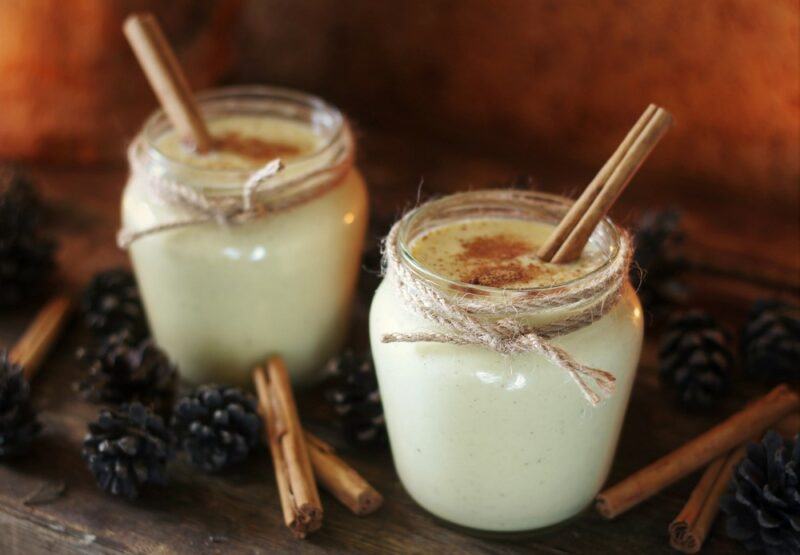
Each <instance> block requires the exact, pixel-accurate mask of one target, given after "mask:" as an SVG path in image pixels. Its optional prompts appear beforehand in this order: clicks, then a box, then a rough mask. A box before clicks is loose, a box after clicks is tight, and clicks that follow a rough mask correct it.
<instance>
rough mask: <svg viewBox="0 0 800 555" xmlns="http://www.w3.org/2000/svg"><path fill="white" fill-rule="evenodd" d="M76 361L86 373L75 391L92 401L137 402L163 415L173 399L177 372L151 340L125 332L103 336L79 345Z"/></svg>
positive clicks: (167, 410) (112, 402)
mask: <svg viewBox="0 0 800 555" xmlns="http://www.w3.org/2000/svg"><path fill="white" fill-rule="evenodd" d="M77 356H78V360H80V361H81V362H83V363H84V364H85V365H86V366H87V370H88V375H87V376H86V378H85V379H83V380H82V381H81V382H80V383H78V385H77V389H78V391H80V392H81V393H82V394H83V396H84V397H85V398H86V399H88V400H90V401H93V402H102V403H111V404H120V403H130V402H133V401H137V402H139V403H142V404H144V405H145V406H147V407H150V408H152V409H153V410H155V411H156V412H158V413H161V414H167V413H168V412H169V410H170V409H171V407H172V402H173V400H174V398H175V386H176V382H177V371H176V369H175V367H174V366H173V365H172V363H170V361H169V359H168V358H167V356H166V355H165V354H164V352H163V351H162V350H161V349H159V348H158V347H157V346H156V345H155V343H153V341H152V339H144V340H136V339H135V338H133V337H131V335H130V334H129V333H128V332H121V333H118V334H114V335H110V336H108V337H105V338H103V339H102V340H101V341H100V342H99V343H98V344H97V346H96V347H94V348H91V349H87V348H81V349H79V350H78V353H77Z"/></svg>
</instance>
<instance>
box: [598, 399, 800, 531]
mask: <svg viewBox="0 0 800 555" xmlns="http://www.w3.org/2000/svg"><path fill="white" fill-rule="evenodd" d="M798 410H800V395H798V394H797V393H796V392H795V391H792V390H791V389H790V388H789V386H787V385H786V384H782V385H779V386H778V387H776V388H775V389H773V390H772V391H771V392H770V393H769V394H767V395H766V396H764V397H762V398H761V399H759V400H758V401H756V402H755V403H753V404H752V405H750V406H748V407H746V408H744V409H743V410H741V411H740V412H738V413H736V414H734V415H733V416H731V417H730V418H728V419H727V420H725V421H724V422H722V423H721V424H718V425H717V426H715V427H713V428H711V429H710V430H709V431H707V432H706V433H704V434H702V435H700V436H698V437H696V438H695V439H693V440H691V441H689V442H688V443H686V444H685V445H683V446H682V447H680V448H678V449H676V450H675V451H673V452H672V453H670V454H669V455H666V456H665V457H662V458H661V459H659V460H657V461H656V462H654V463H653V464H651V465H650V466H647V467H645V468H643V469H642V470H640V471H638V472H636V473H635V474H633V475H632V476H630V477H628V478H626V479H625V480H623V481H622V482H620V483H619V484H616V485H615V486H613V487H611V488H609V489H607V490H606V491H603V492H601V493H600V495H598V496H597V504H596V506H597V510H598V512H599V513H600V514H601V515H603V516H604V517H606V518H614V517H616V516H618V515H620V514H622V513H624V512H625V511H627V510H628V509H630V508H631V507H633V506H635V505H637V504H639V503H641V502H642V501H644V500H645V499H648V498H650V497H652V496H653V495H655V494H656V493H658V492H659V491H661V490H662V489H664V488H665V487H667V486H669V485H670V484H673V483H674V482H676V481H678V480H680V479H681V478H683V477H684V476H686V475H688V474H690V473H692V472H694V471H695V470H698V469H699V468H702V467H703V466H705V465H707V464H708V463H710V462H711V461H712V460H714V459H715V458H717V457H719V456H720V455H723V454H725V453H727V452H729V451H730V450H731V449H733V448H735V447H737V446H739V445H741V444H743V443H744V442H745V441H747V440H748V439H749V438H750V437H752V436H755V435H758V434H760V433H762V432H763V431H764V430H765V429H767V428H768V427H769V426H771V425H773V424H775V423H776V422H778V421H779V420H781V419H782V418H783V417H785V416H787V415H790V414H793V413H795V412H797V411H798Z"/></svg>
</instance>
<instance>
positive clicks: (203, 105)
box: [140, 85, 352, 180]
mask: <svg viewBox="0 0 800 555" xmlns="http://www.w3.org/2000/svg"><path fill="white" fill-rule="evenodd" d="M195 99H196V100H197V103H198V106H199V109H200V111H201V113H207V112H208V111H209V110H211V109H213V108H217V109H223V110H230V111H231V112H232V113H235V108H236V103H242V102H251V103H259V102H261V103H268V102H272V103H274V104H275V105H276V106H281V107H283V108H285V109H286V110H287V114H298V113H300V112H301V111H307V112H308V113H309V114H311V119H310V122H309V123H313V124H321V123H327V129H328V133H327V135H326V136H325V138H324V140H323V141H321V142H320V143H319V144H318V145H316V147H315V148H314V149H313V150H311V151H310V152H307V153H304V154H301V155H298V156H294V157H292V158H291V159H289V160H285V161H284V165H285V166H286V167H290V166H299V165H302V164H308V163H313V161H314V160H316V159H320V160H322V159H324V158H325V157H326V156H328V155H329V154H331V153H333V154H331V156H335V150H336V147H337V145H340V144H342V142H345V144H346V147H347V148H348V149H352V138H351V132H350V129H349V126H348V125H347V121H346V118H345V117H344V115H343V114H342V112H341V111H340V110H339V109H338V108H336V107H335V106H333V105H332V104H329V103H328V102H326V101H325V100H323V99H322V98H320V97H318V96H314V95H312V94H308V93H305V92H302V91H298V90H294V89H290V88H284V87H273V86H267V85H236V86H231V87H218V88H213V89H206V90H203V91H200V92H198V93H197V94H196V95H195ZM323 120H325V121H323ZM310 127H311V128H312V129H313V130H314V131H315V133H316V128H315V127H314V126H313V125H310ZM170 129H173V126H172V122H170V121H169V118H168V117H167V115H166V113H165V112H164V110H163V108H158V109H157V110H155V111H154V112H153V113H152V114H151V115H150V116H149V117H148V118H147V119H146V120H145V123H144V125H143V126H142V129H141V132H140V137H141V138H142V143H143V145H142V146H144V147H145V148H146V150H147V155H148V156H149V157H151V158H152V159H153V161H154V162H155V163H157V164H159V165H160V166H163V167H164V168H166V171H168V172H184V171H190V172H202V173H204V174H206V175H212V176H215V177H217V178H220V179H224V180H238V179H242V178H246V177H247V176H249V175H250V174H251V173H252V172H253V171H254V170H256V169H258V168H236V169H227V168H205V167H198V166H196V165H193V164H191V163H189V162H186V161H183V160H179V159H177V158H175V157H172V156H169V155H168V154H166V153H164V152H163V151H162V150H161V149H159V148H158V146H157V144H156V141H157V139H158V138H160V137H161V136H162V135H163V133H165V132H166V131H168V130H170Z"/></svg>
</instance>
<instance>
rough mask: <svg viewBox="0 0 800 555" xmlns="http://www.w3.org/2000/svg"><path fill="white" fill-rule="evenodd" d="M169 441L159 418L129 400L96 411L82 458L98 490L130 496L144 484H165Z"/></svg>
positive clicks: (136, 493)
mask: <svg viewBox="0 0 800 555" xmlns="http://www.w3.org/2000/svg"><path fill="white" fill-rule="evenodd" d="M172 443H173V438H172V434H171V433H170V431H169V429H168V428H167V426H165V425H164V421H163V420H162V419H161V417H160V416H157V415H155V414H154V413H152V412H150V411H149V410H148V409H146V408H145V407H143V406H142V405H141V404H139V403H133V404H132V405H122V406H121V407H120V408H119V410H106V409H103V410H101V411H100V415H99V417H98V419H97V421H95V422H91V423H90V424H89V433H88V434H87V435H86V437H85V438H84V440H83V458H84V460H86V462H87V463H88V465H89V470H91V472H92V474H94V477H95V479H96V480H97V484H98V485H99V486H100V488H101V489H102V490H104V491H106V492H108V493H111V494H113V495H124V496H126V497H129V498H131V499H133V498H135V497H137V496H138V495H139V493H140V492H141V489H142V488H143V487H144V486H146V485H148V484H157V485H164V484H166V482H167V472H166V471H167V462H168V461H169V459H170V458H171V456H172Z"/></svg>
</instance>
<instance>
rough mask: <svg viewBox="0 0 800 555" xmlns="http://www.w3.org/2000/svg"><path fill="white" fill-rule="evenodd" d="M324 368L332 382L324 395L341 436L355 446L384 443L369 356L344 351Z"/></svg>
mask: <svg viewBox="0 0 800 555" xmlns="http://www.w3.org/2000/svg"><path fill="white" fill-rule="evenodd" d="M328 371H329V372H330V373H331V374H332V375H333V378H332V382H333V384H332V386H331V387H330V388H328V389H327V390H326V391H325V398H326V399H327V401H328V403H330V404H331V406H332V407H333V409H334V410H335V411H336V414H337V415H338V417H339V421H340V424H341V428H342V433H343V434H344V437H345V439H346V440H347V441H348V442H349V443H351V444H352V445H357V446H358V445H365V446H366V445H385V444H386V443H387V436H386V424H385V422H384V419H383V406H382V405H381V396H380V392H379V391H378V380H377V377H376V376H375V369H374V367H373V365H372V357H371V356H369V355H356V354H355V353H353V352H352V351H347V352H345V353H344V354H343V355H342V356H340V357H338V358H336V359H334V360H332V361H331V362H330V363H329V364H328Z"/></svg>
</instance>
